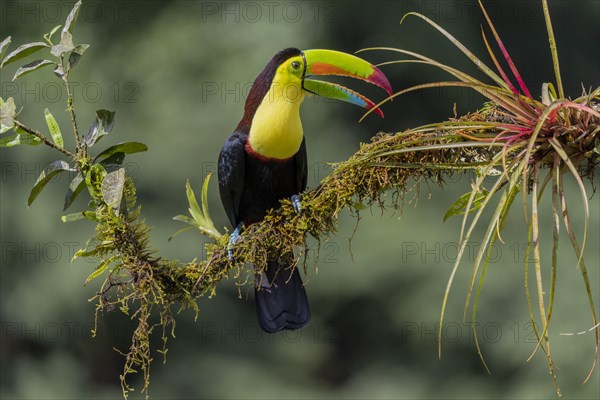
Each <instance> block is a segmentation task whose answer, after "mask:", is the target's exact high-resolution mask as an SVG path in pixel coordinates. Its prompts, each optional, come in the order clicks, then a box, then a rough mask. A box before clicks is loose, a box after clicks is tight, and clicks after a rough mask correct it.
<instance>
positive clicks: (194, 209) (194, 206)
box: [185, 179, 204, 225]
mask: <svg viewBox="0 0 600 400" xmlns="http://www.w3.org/2000/svg"><path fill="white" fill-rule="evenodd" d="M185 193H186V196H187V199H188V204H189V206H190V207H189V208H188V211H189V212H190V214H191V215H192V218H194V220H196V222H198V224H200V225H202V224H203V222H204V217H203V216H202V211H200V206H199V205H198V201H197V200H196V194H195V193H194V190H193V189H192V186H191V185H190V181H189V179H188V180H187V181H186V182H185Z"/></svg>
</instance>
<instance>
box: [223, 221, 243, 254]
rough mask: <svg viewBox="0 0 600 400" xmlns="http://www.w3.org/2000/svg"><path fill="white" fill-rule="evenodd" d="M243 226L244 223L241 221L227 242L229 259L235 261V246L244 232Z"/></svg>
mask: <svg viewBox="0 0 600 400" xmlns="http://www.w3.org/2000/svg"><path fill="white" fill-rule="evenodd" d="M243 226H244V224H243V223H242V222H240V223H239V224H238V226H236V228H235V230H234V231H233V233H232V234H231V236H230V237H229V243H228V244H227V257H229V261H233V246H234V245H235V242H237V240H238V239H239V238H240V233H241V232H242V227H243Z"/></svg>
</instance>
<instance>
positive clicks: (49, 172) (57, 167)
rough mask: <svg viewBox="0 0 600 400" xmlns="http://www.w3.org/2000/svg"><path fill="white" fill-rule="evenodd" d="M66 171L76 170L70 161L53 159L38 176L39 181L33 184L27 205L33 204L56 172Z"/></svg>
mask: <svg viewBox="0 0 600 400" xmlns="http://www.w3.org/2000/svg"><path fill="white" fill-rule="evenodd" d="M64 171H75V169H73V168H72V167H71V166H70V165H69V164H68V163H66V162H65V161H62V160H59V161H53V162H51V163H50V164H48V165H47V166H46V167H45V168H44V170H43V171H42V173H41V174H40V176H39V177H38V178H37V181H36V182H35V184H34V185H33V188H32V189H31V192H30V193H29V198H28V199H27V205H28V206H31V204H32V203H33V201H34V200H35V199H36V198H37V197H38V195H39V194H40V193H41V191H42V190H43V189H44V187H45V186H46V184H47V183H48V182H49V181H50V179H52V178H53V177H54V176H55V175H56V174H59V173H61V172H64Z"/></svg>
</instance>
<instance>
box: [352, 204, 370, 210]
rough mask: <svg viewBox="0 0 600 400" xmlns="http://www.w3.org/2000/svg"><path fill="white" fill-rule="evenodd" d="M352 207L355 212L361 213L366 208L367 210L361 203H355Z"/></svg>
mask: <svg viewBox="0 0 600 400" xmlns="http://www.w3.org/2000/svg"><path fill="white" fill-rule="evenodd" d="M353 207H354V209H355V210H357V211H362V210H364V209H366V208H367V206H365V205H364V204H363V203H361V202H356V203H354V204H353Z"/></svg>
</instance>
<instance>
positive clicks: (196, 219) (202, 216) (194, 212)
mask: <svg viewBox="0 0 600 400" xmlns="http://www.w3.org/2000/svg"><path fill="white" fill-rule="evenodd" d="M210 177H211V174H208V175H207V176H206V178H205V179H204V184H203V185H202V210H200V206H199V205H198V201H197V200H196V195H195V194H194V190H193V189H192V187H191V185H190V181H189V180H188V181H186V183H185V190H186V195H187V199H188V203H189V206H190V207H189V209H188V211H189V212H190V215H191V216H192V218H193V219H192V218H189V217H187V216H185V215H177V216H176V217H173V219H174V220H176V221H181V222H184V223H186V224H190V225H192V226H195V227H196V228H198V230H199V231H200V232H201V233H203V234H205V235H209V236H212V237H214V238H219V237H221V233H220V232H219V231H218V230H217V228H215V225H214V223H213V221H212V219H211V218H210V214H209V212H208V183H209V182H210ZM180 232H181V231H180ZM180 232H177V233H176V234H175V235H177V234H178V233H180ZM175 235H173V236H171V237H174V236H175Z"/></svg>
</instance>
